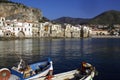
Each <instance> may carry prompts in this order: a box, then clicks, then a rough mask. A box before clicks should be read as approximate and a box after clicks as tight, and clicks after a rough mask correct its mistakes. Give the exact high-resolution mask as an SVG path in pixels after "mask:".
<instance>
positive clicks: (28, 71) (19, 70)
mask: <svg viewBox="0 0 120 80" xmlns="http://www.w3.org/2000/svg"><path fill="white" fill-rule="evenodd" d="M52 71H53V64H52V61H51V59H50V58H49V59H48V60H46V61H43V62H37V63H33V64H30V65H25V63H24V61H23V60H22V59H21V60H20V63H19V64H18V66H17V67H16V66H14V67H12V68H10V69H8V68H2V69H0V80H36V79H38V78H40V77H44V76H46V75H48V74H49V73H50V72H51V73H52Z"/></svg>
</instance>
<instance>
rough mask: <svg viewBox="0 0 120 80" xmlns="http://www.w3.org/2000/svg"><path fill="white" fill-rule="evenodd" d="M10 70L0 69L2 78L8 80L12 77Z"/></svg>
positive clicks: (0, 77)
mask: <svg viewBox="0 0 120 80" xmlns="http://www.w3.org/2000/svg"><path fill="white" fill-rule="evenodd" d="M10 75H11V73H10V70H9V69H7V68H2V69H0V80H8V79H9V78H10Z"/></svg>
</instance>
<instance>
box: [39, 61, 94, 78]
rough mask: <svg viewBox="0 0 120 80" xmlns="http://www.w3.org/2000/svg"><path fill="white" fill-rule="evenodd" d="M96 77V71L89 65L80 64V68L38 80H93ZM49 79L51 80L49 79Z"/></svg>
mask: <svg viewBox="0 0 120 80" xmlns="http://www.w3.org/2000/svg"><path fill="white" fill-rule="evenodd" d="M95 75H96V69H95V67H94V66H92V65H91V64H90V63H86V62H82V65H81V67H80V68H78V69H75V70H71V71H67V72H63V73H58V74H55V75H53V77H49V76H47V77H43V78H40V79H38V80H46V78H47V80H93V78H94V76H95ZM49 78H51V79H49Z"/></svg>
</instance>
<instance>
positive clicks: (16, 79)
mask: <svg viewBox="0 0 120 80" xmlns="http://www.w3.org/2000/svg"><path fill="white" fill-rule="evenodd" d="M40 64H44V62H42V63H41V62H40V63H34V64H31V65H30V67H31V68H32V69H33V70H35V69H36V68H35V66H37V65H40ZM43 69H44V70H43V71H41V72H39V73H37V74H35V75H32V76H30V77H27V78H24V77H23V75H22V74H20V73H19V72H17V71H15V70H14V69H11V73H12V74H11V76H10V78H9V80H36V79H38V78H40V77H44V76H46V75H47V74H48V73H49V71H50V70H53V64H52V61H49V65H47V67H46V68H43Z"/></svg>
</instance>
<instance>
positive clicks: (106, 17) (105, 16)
mask: <svg viewBox="0 0 120 80" xmlns="http://www.w3.org/2000/svg"><path fill="white" fill-rule="evenodd" d="M89 24H103V25H104V24H120V11H115V10H110V11H106V12H104V13H102V14H100V15H98V16H96V17H94V18H93V19H91V20H90V21H89Z"/></svg>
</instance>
